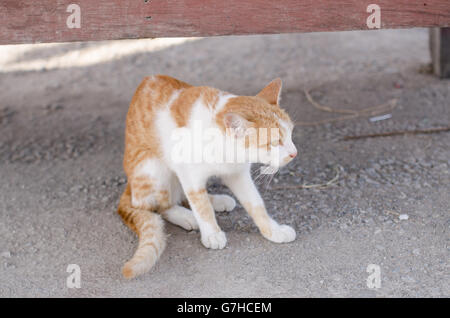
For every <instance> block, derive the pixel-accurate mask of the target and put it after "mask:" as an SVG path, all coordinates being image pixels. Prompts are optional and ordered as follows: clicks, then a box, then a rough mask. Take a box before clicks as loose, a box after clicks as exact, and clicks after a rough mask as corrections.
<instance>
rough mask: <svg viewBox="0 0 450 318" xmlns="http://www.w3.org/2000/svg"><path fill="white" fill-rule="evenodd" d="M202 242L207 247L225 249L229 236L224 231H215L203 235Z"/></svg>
mask: <svg viewBox="0 0 450 318" xmlns="http://www.w3.org/2000/svg"><path fill="white" fill-rule="evenodd" d="M202 244H203V245H204V246H205V247H206V248H211V249H214V250H220V249H223V248H224V247H225V245H226V244H227V237H226V236H225V233H224V232H222V231H219V232H215V233H212V234H209V235H202Z"/></svg>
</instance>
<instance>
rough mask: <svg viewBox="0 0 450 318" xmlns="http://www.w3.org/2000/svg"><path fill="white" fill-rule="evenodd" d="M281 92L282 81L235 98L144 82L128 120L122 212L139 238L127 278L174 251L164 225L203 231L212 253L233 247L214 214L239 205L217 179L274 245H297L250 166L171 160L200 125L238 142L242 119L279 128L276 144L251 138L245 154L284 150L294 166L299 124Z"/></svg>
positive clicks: (173, 83) (158, 78)
mask: <svg viewBox="0 0 450 318" xmlns="http://www.w3.org/2000/svg"><path fill="white" fill-rule="evenodd" d="M280 91H281V80H280V79H276V80H274V81H272V82H271V83H270V84H269V85H268V86H266V87H265V88H264V89H263V90H262V91H261V92H260V93H259V94H258V95H256V96H235V95H232V94H229V93H226V92H223V91H220V90H218V89H215V88H211V87H206V86H199V87H196V86H191V85H189V84H187V83H185V82H182V81H179V80H177V79H174V78H172V77H169V76H164V75H155V76H149V77H146V78H145V79H144V80H143V81H142V83H141V84H140V85H139V86H138V88H137V90H136V92H135V94H134V96H133V98H132V100H131V103H130V106H129V110H128V114H127V119H126V130H125V153H124V160H123V166H124V170H125V173H126V175H127V177H128V184H127V187H126V189H125V191H124V193H123V194H122V196H121V198H120V202H119V207H118V214H119V215H120V216H121V217H122V219H123V221H124V223H125V224H126V225H128V226H129V227H130V228H131V229H132V230H133V231H134V232H136V234H137V235H138V238H139V242H138V246H137V249H136V252H135V254H134V256H133V257H132V258H131V259H130V260H129V261H128V262H126V264H125V265H124V267H123V275H124V276H125V277H127V278H132V277H135V276H137V275H140V274H143V273H145V272H147V271H148V270H150V269H151V268H152V267H153V265H154V264H155V263H156V261H157V260H158V258H159V257H160V255H161V253H162V252H163V250H164V248H165V246H166V238H165V235H164V224H163V218H164V219H166V220H167V221H169V222H172V223H174V224H176V225H179V226H181V227H183V228H185V229H187V230H193V229H199V230H200V234H201V241H202V243H203V245H204V246H205V247H208V248H213V249H220V248H223V247H224V246H225V244H226V237H225V234H224V233H223V232H222V231H221V230H220V227H219V225H218V224H217V222H216V218H215V215H214V211H215V210H216V211H229V210H232V209H233V208H234V206H235V201H234V199H233V198H231V197H229V196H227V195H209V194H208V193H207V191H206V181H207V179H208V178H209V177H210V176H212V175H219V176H220V174H221V173H223V174H224V182H225V184H227V185H228V186H229V187H230V189H231V190H232V191H233V192H235V194H236V196H237V197H238V199H242V200H244V202H243V204H244V207H245V208H246V209H247V211H248V212H249V214H250V215H251V216H252V217H253V219H254V221H255V223H256V224H257V226H258V227H259V228H260V231H261V233H262V234H263V235H264V236H265V237H266V238H268V239H270V240H272V241H274V242H288V241H290V240H293V239H294V238H295V232H293V230H292V229H291V228H289V229H287V226H284V225H283V226H281V225H278V223H276V222H275V221H274V220H272V219H271V218H270V217H269V216H268V214H267V212H266V209H265V207H264V204H263V202H262V199H261V198H260V196H259V193H258V192H257V190H256V188H255V187H254V185H253V183H252V180H251V178H250V174H249V171H250V164H249V163H244V164H233V165H227V166H225V165H223V164H222V165H221V164H209V163H207V164H203V163H202V164H200V165H189V164H176V163H175V162H174V161H173V160H172V159H171V157H170V149H171V148H170V147H171V141H170V136H171V133H172V132H173V131H174V130H175V129H176V128H179V127H186V128H190V127H191V126H190V125H191V124H192V121H193V120H197V119H199V120H202V121H203V122H206V123H207V124H209V125H211V126H212V127H217V128H218V129H219V130H220V131H222V132H223V138H235V137H230V136H229V135H228V129H229V128H230V127H231V126H232V125H235V124H236V120H237V122H239V123H240V125H242V126H245V127H246V128H250V127H252V128H256V129H257V128H277V129H279V131H280V134H279V135H278V136H276V137H273V138H275V140H271V137H270V136H268V138H267V139H265V140H264V141H262V142H261V140H259V139H256V140H257V141H254V139H252V138H251V137H252V136H251V135H250V133H249V135H246V136H245V138H247V139H246V142H245V147H247V148H250V147H258V148H263V149H264V151H266V152H267V153H269V151H273V149H275V148H277V149H278V148H280V149H283V151H284V152H283V154H284V157H283V158H282V164H285V163H287V162H289V161H290V160H291V159H292V157H293V156H295V154H296V149H295V146H294V145H293V144H292V141H291V139H290V135H291V132H292V128H293V124H292V122H291V120H290V119H289V116H288V115H287V113H286V112H285V111H284V110H282V109H281V108H280V107H279V96H280ZM196 117H200V118H196ZM256 134H259V132H258V131H257V132H256ZM236 138H237V137H236ZM255 142H256V143H255ZM274 147H275V148H274ZM262 163H266V162H262ZM269 164H272V163H271V162H269ZM236 180H241V181H236ZM242 185H245V186H244V187H242ZM237 192H239V194H238V193H237ZM241 196H244V197H241ZM242 200H241V201H242ZM189 208H190V209H189ZM292 233H293V234H292Z"/></svg>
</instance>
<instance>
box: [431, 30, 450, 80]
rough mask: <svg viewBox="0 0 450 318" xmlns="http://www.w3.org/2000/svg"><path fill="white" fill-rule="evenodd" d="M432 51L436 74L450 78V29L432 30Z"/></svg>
mask: <svg viewBox="0 0 450 318" xmlns="http://www.w3.org/2000/svg"><path fill="white" fill-rule="evenodd" d="M430 49H431V62H432V64H433V72H434V74H436V75H437V76H440V77H441V78H450V28H431V29H430Z"/></svg>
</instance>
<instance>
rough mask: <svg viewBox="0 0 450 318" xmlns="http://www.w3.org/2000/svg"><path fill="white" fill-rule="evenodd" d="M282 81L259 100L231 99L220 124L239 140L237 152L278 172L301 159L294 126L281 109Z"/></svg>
mask: <svg viewBox="0 0 450 318" xmlns="http://www.w3.org/2000/svg"><path fill="white" fill-rule="evenodd" d="M280 94H281V79H279V78H277V79H275V80H273V81H272V82H270V83H269V84H268V85H267V86H266V87H265V88H264V89H262V90H261V91H260V92H259V93H258V94H257V95H256V96H237V97H233V98H230V99H229V100H228V102H227V104H226V105H225V107H224V108H223V110H222V111H221V113H220V114H218V117H217V121H218V124H219V125H221V126H222V127H223V128H225V130H226V131H227V138H235V139H237V140H240V141H241V142H237V151H238V152H239V151H246V152H247V153H248V154H249V160H250V161H251V162H258V163H262V164H265V165H270V166H272V167H275V168H278V167H281V166H284V165H286V164H287V163H288V162H290V161H291V160H292V159H293V158H295V156H296V155H297V148H296V147H295V145H294V143H293V142H292V130H293V128H294V124H293V122H292V121H291V119H290V118H289V115H288V114H287V113H286V112H285V111H284V110H283V109H281V108H280V104H279V103H280Z"/></svg>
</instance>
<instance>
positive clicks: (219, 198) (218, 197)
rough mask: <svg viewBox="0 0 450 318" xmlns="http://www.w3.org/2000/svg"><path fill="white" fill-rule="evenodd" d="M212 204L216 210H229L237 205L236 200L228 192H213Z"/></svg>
mask: <svg viewBox="0 0 450 318" xmlns="http://www.w3.org/2000/svg"><path fill="white" fill-rule="evenodd" d="M211 204H212V206H213V208H214V211H217V212H223V211H227V212H229V211H232V210H233V209H234V208H235V207H236V201H235V200H234V199H233V198H232V197H230V196H229V195H226V194H212V195H211Z"/></svg>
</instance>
